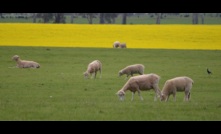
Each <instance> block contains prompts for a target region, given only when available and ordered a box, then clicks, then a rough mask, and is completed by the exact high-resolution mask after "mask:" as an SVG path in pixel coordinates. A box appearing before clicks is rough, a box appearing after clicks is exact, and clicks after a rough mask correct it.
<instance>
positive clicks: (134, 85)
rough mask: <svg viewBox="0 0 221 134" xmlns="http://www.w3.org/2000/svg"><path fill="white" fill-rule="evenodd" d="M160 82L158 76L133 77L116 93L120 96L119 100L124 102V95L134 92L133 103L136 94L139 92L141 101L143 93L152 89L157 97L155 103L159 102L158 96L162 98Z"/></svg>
mask: <svg viewBox="0 0 221 134" xmlns="http://www.w3.org/2000/svg"><path fill="white" fill-rule="evenodd" d="M159 80H160V76H158V75H157V74H153V73H152V74H144V75H139V76H134V77H131V78H130V79H129V80H128V81H127V82H126V84H125V85H124V86H123V87H122V88H121V89H120V90H119V91H118V92H117V93H116V94H117V95H118V96H119V99H120V100H121V101H122V100H124V95H125V92H126V91H127V90H130V91H131V92H132V98H131V101H133V99H134V94H135V92H136V91H137V92H138V95H139V97H140V99H141V100H143V97H142V96H141V95H140V92H141V91H147V90H150V89H154V91H155V97H154V101H156V100H157V96H160V97H161V93H160V89H159V86H158V84H159Z"/></svg>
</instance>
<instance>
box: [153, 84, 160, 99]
mask: <svg viewBox="0 0 221 134" xmlns="http://www.w3.org/2000/svg"><path fill="white" fill-rule="evenodd" d="M154 91H155V97H154V101H157V97H158V96H159V97H160V98H161V92H160V88H159V87H158V85H155V86H154Z"/></svg>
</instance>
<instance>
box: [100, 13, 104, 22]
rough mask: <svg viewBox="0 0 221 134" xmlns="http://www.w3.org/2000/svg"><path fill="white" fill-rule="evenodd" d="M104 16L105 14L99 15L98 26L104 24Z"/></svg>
mask: <svg viewBox="0 0 221 134" xmlns="http://www.w3.org/2000/svg"><path fill="white" fill-rule="evenodd" d="M104 15H105V13H100V24H104Z"/></svg>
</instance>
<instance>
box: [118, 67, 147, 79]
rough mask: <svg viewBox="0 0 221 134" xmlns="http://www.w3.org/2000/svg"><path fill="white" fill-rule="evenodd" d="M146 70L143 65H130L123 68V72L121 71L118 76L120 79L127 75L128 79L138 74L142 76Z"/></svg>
mask: <svg viewBox="0 0 221 134" xmlns="http://www.w3.org/2000/svg"><path fill="white" fill-rule="evenodd" d="M144 68H145V67H144V65H143V64H134V65H129V66H127V67H125V68H123V69H122V70H120V71H119V72H118V75H119V77H120V76H122V75H124V74H126V75H127V77H126V78H128V76H130V75H131V76H133V74H137V73H138V74H140V75H142V74H144Z"/></svg>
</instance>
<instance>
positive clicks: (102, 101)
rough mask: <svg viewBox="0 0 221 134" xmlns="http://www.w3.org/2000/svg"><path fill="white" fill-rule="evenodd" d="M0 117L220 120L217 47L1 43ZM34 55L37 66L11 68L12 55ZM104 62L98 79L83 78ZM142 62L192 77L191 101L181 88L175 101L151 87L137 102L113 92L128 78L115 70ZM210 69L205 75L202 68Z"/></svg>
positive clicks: (166, 74)
mask: <svg viewBox="0 0 221 134" xmlns="http://www.w3.org/2000/svg"><path fill="white" fill-rule="evenodd" d="M0 53H1V55H0V60H1V64H0V71H1V72H0V73H1V75H0V79H1V83H0V112H1V114H0V120H1V121H29V120H30V121H32V120H37V121H38V120H43V121H44V120H51V121H61V120H67V121H112V120H116V121H124V120H125V121H167V120H169V121H177V120H181V121H183V120H188V121H189V120H190V121H195V120H196V121H211V120H215V121H219V120H221V116H220V113H221V99H220V96H221V83H220V81H221V69H220V66H221V62H220V58H221V51H219V50H213V51H209V50H161V49H113V48H56V47H0ZM15 54H17V55H19V56H20V57H21V59H25V60H34V61H37V62H39V63H40V64H41V68H40V69H18V68H12V67H14V66H15V65H16V63H15V61H12V60H11V57H12V56H13V55H15ZM95 59H98V60H100V61H101V62H102V63H103V73H102V78H101V79H99V73H98V75H97V76H98V78H97V79H84V77H83V72H84V71H86V68H87V65H88V63H89V62H91V61H92V60H95ZM134 63H142V64H144V65H145V67H146V68H145V73H156V74H158V75H160V76H161V80H160V85H159V86H160V89H162V87H163V84H164V82H165V81H166V80H167V79H170V78H173V77H176V76H182V75H186V76H189V77H191V78H192V79H193V80H194V82H195V83H194V85H193V88H192V91H191V100H190V101H189V102H184V101H183V98H184V93H183V92H178V93H177V101H176V102H174V101H173V97H172V96H170V99H169V101H168V102H160V101H157V102H154V91H153V90H150V91H143V92H141V95H142V96H143V98H144V101H141V100H140V99H139V97H138V95H137V93H136V94H135V97H134V101H133V102H131V101H130V99H131V92H130V91H128V92H126V98H125V101H123V102H121V101H119V99H118V97H117V95H116V94H115V93H116V92H117V91H118V90H120V89H121V87H122V86H123V85H124V84H125V83H126V80H125V76H123V77H118V71H119V70H120V69H122V68H124V67H125V66H127V65H129V64H134ZM207 67H208V68H209V69H211V70H212V72H213V74H212V75H211V76H209V75H208V74H207V73H206V68H207Z"/></svg>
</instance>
